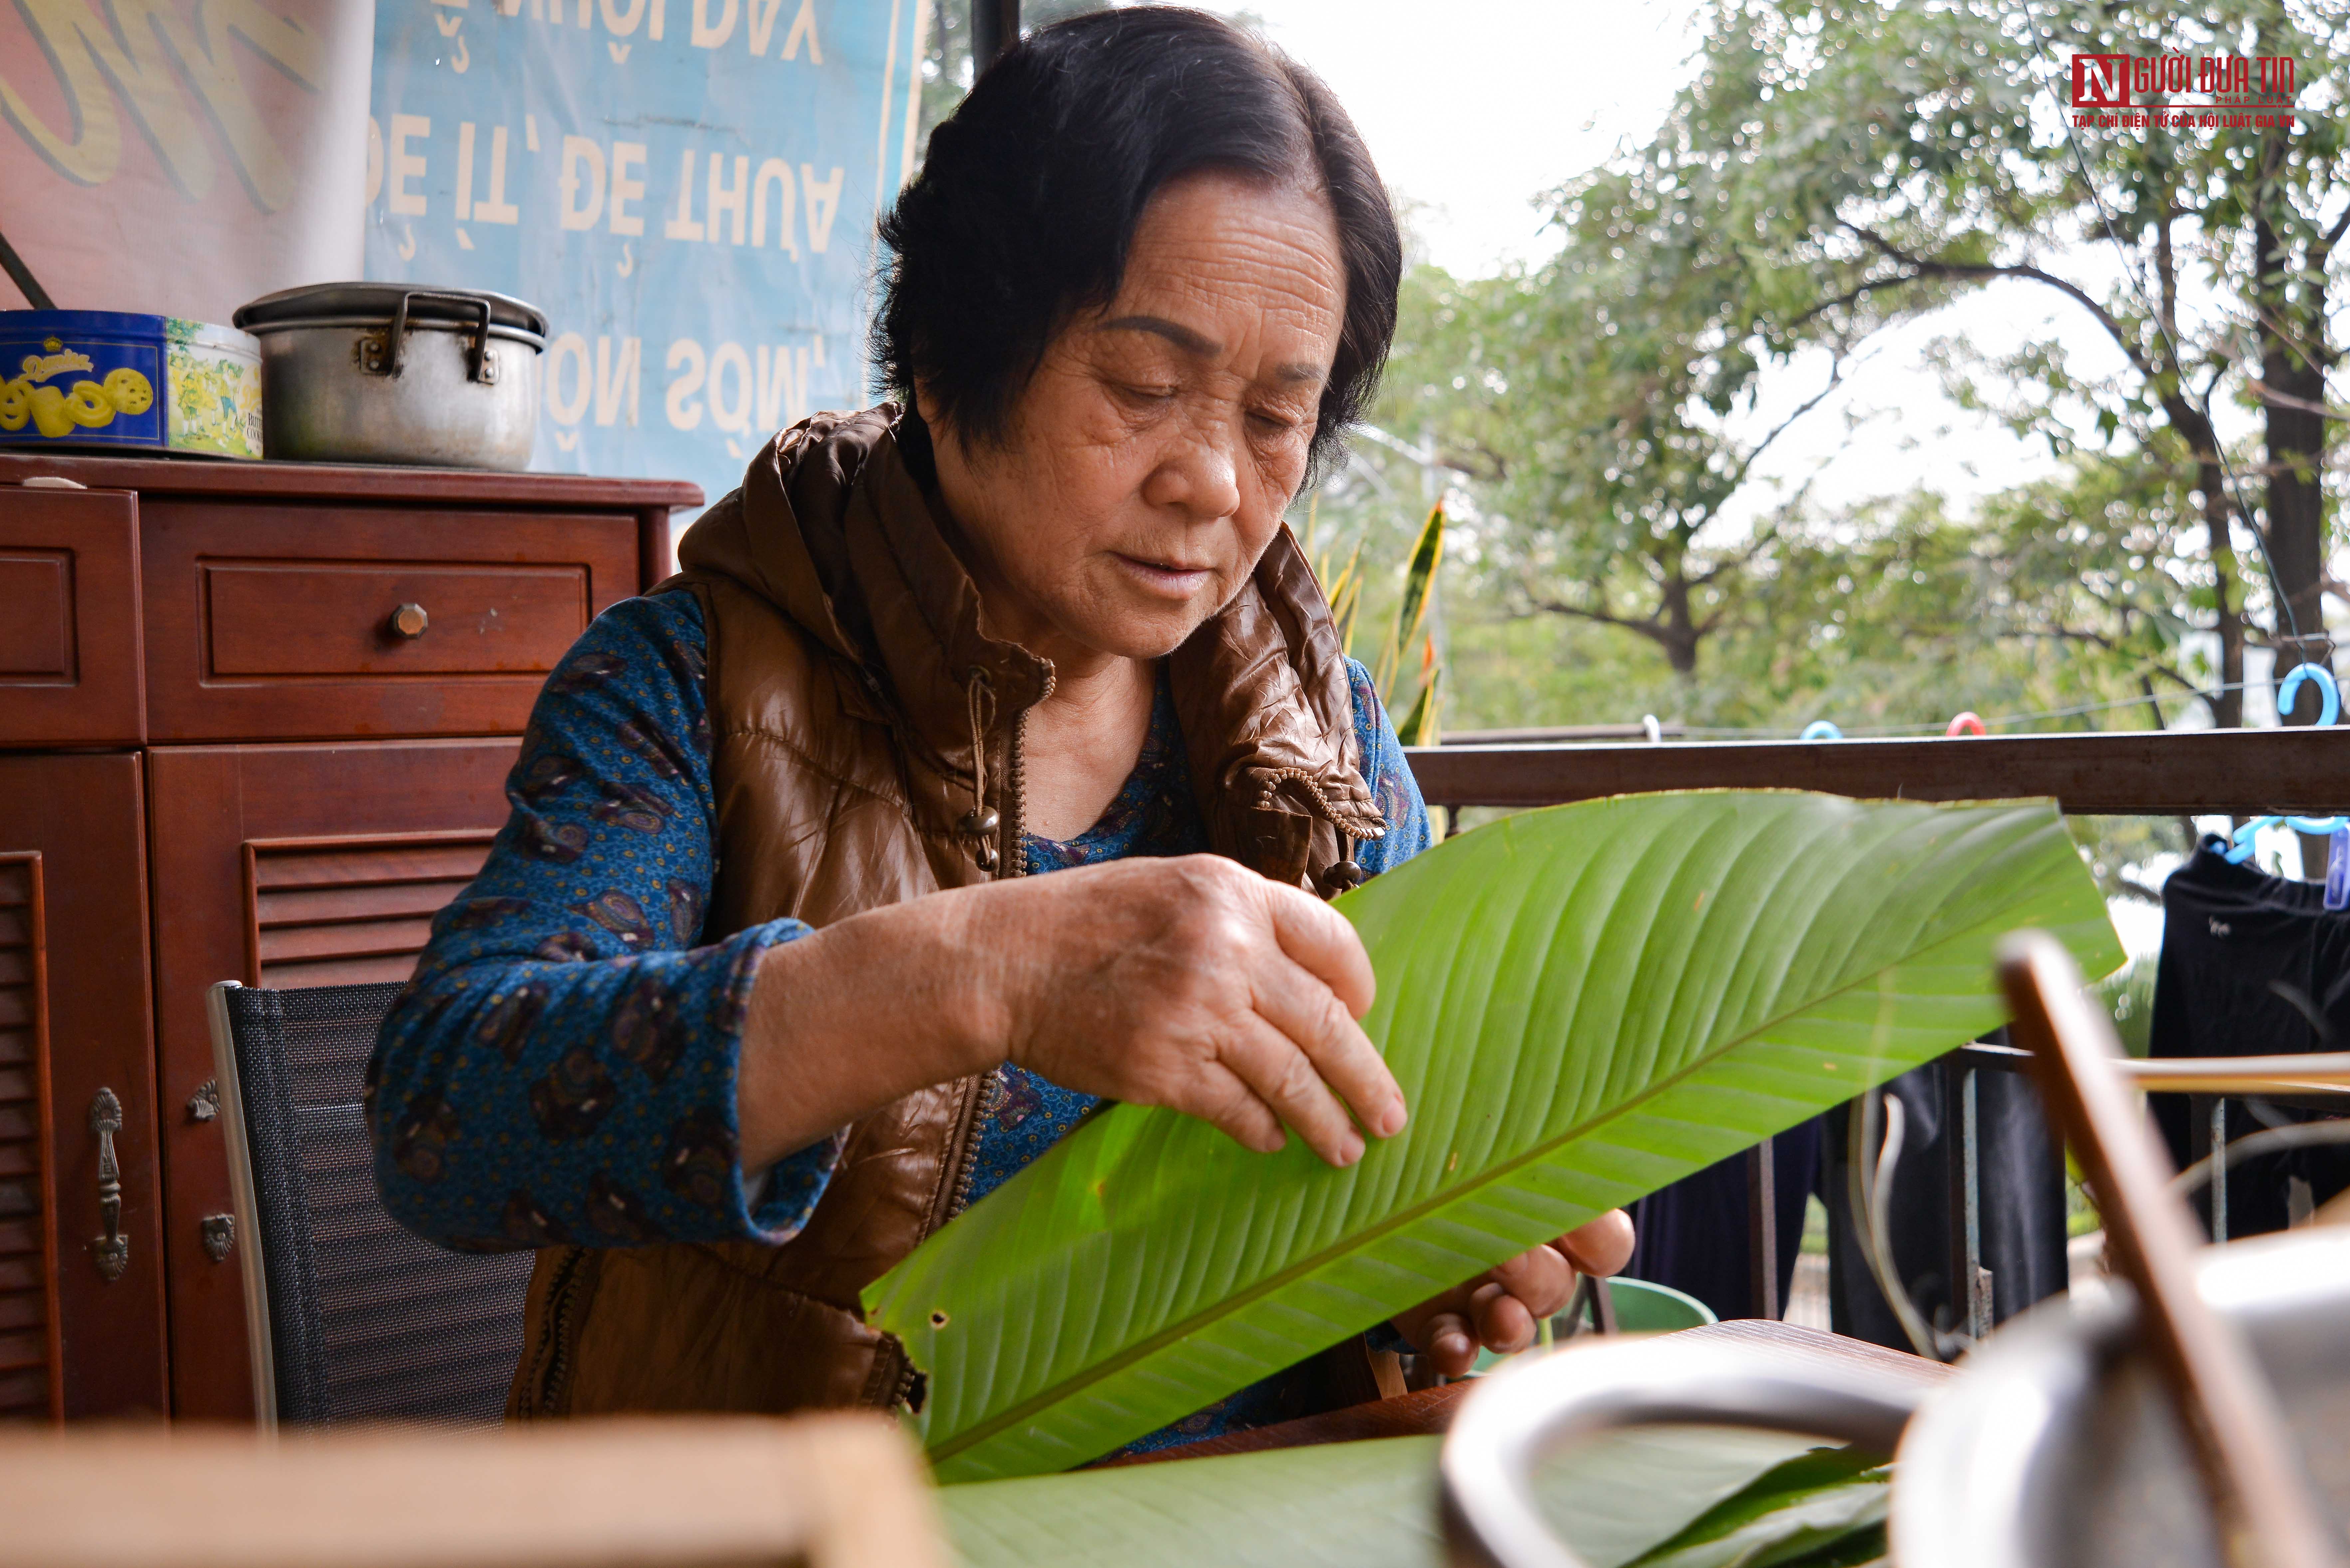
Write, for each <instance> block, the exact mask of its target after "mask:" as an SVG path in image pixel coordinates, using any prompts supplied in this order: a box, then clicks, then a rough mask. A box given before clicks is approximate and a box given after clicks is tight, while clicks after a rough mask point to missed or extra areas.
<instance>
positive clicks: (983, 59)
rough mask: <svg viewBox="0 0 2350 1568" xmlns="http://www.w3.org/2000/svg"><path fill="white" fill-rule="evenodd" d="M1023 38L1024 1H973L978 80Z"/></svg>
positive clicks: (973, 56)
mask: <svg viewBox="0 0 2350 1568" xmlns="http://www.w3.org/2000/svg"><path fill="white" fill-rule="evenodd" d="M1019 41H1020V0H971V71H972V80H973V81H977V80H978V79H979V78H981V77H983V76H985V75H986V74H987V67H990V66H992V65H993V64H994V63H995V58H996V57H997V56H998V55H1001V54H1002V53H1003V51H1004V50H1006V49H1008V48H1010V47H1012V46H1013V45H1014V44H1016V43H1018V42H1019Z"/></svg>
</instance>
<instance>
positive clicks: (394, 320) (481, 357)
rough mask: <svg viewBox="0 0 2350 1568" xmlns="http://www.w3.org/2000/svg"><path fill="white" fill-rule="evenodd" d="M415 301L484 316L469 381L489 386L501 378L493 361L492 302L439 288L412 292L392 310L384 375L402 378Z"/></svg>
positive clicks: (467, 373) (477, 331) (476, 334)
mask: <svg viewBox="0 0 2350 1568" xmlns="http://www.w3.org/2000/svg"><path fill="white" fill-rule="evenodd" d="M414 299H437V300H441V301H443V302H444V303H447V304H450V305H462V306H465V307H466V308H467V309H469V310H478V311H480V312H481V313H482V324H481V326H480V327H478V328H476V329H475V331H474V335H473V358H472V360H471V361H470V362H469V363H468V364H467V365H466V367H465V379H467V380H471V381H483V382H489V381H494V380H496V379H498V378H497V361H496V360H494V359H492V358H490V310H491V306H490V298H489V296H487V295H484V294H464V293H461V292H458V291H455V290H450V289H438V288H411V289H409V290H408V291H406V292H405V293H403V294H402V295H401V296H400V303H399V304H398V305H396V306H393V307H392V311H391V330H390V335H389V337H388V338H387V340H386V342H385V344H384V359H385V364H386V369H385V371H384V374H386V375H388V376H394V377H396V376H398V375H399V374H400V365H401V363H402V361H403V360H404V359H405V358H406V356H407V353H408V305H409V301H411V300H414Z"/></svg>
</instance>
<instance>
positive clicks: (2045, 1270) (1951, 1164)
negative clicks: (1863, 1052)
mask: <svg viewBox="0 0 2350 1568" xmlns="http://www.w3.org/2000/svg"><path fill="white" fill-rule="evenodd" d="M1994 1038H1995V1039H1996V1038H2002V1037H1994ZM1885 1092H1886V1094H1887V1096H1888V1097H1892V1098H1898V1100H1900V1102H1901V1108H1902V1111H1903V1112H1904V1116H1903V1118H1902V1137H1901V1158H1900V1161H1899V1163H1898V1164H1897V1165H1896V1166H1894V1168H1893V1180H1892V1191H1891V1194H1890V1196H1891V1199H1892V1201H1891V1202H1890V1204H1889V1205H1888V1206H1887V1207H1888V1210H1889V1212H1887V1215H1886V1229H1887V1232H1888V1238H1889V1240H1890V1241H1891V1242H1892V1251H1893V1270H1894V1272H1895V1274H1896V1275H1897V1276H1898V1278H1899V1279H1900V1281H1901V1283H1902V1286H1903V1288H1904V1289H1906V1290H1907V1291H1908V1293H1909V1299H1910V1301H1911V1302H1912V1303H1915V1305H1916V1306H1917V1308H1918V1314H1920V1315H1921V1316H1923V1317H1924V1318H1925V1319H1926V1321H1927V1322H1928V1323H1929V1324H1932V1325H1933V1326H1935V1327H1936V1328H1939V1329H1943V1330H1946V1331H1947V1330H1951V1329H1958V1328H1962V1327H1964V1326H1965V1323H1966V1301H1967V1298H1966V1294H1965V1292H1964V1289H1963V1286H1962V1283H1960V1282H1955V1281H1954V1278H1953V1276H1954V1274H1955V1273H1956V1272H1957V1265H1958V1260H1959V1257H1960V1251H1961V1247H1962V1245H1963V1238H1964V1235H1965V1231H1964V1216H1965V1208H1964V1199H1963V1196H1962V1184H1961V1183H1960V1181H1959V1171H1960V1158H1959V1154H1960V1151H1959V1149H1957V1148H1954V1147H1952V1146H1953V1145H1954V1144H1956V1143H1958V1142H1959V1141H1960V1095H1961V1093H1962V1092H1963V1091H1962V1089H1961V1078H1960V1074H1959V1073H1958V1072H1957V1071H1955V1070H1953V1069H1952V1068H1951V1067H1950V1065H1948V1064H1945V1063H1939V1062H1929V1063H1928V1064H1926V1065H1925V1066H1923V1067H1918V1068H1913V1069H1912V1070H1910V1071H1909V1072H1907V1073H1904V1074H1902V1075H1900V1076H1899V1077H1898V1078H1896V1079H1894V1080H1893V1081H1892V1082H1891V1083H1889V1084H1887V1085H1885ZM1852 1114H1853V1107H1852V1106H1850V1105H1849V1104H1846V1105H1842V1106H1837V1107H1836V1108H1835V1110H1833V1111H1830V1112H1829V1113H1828V1114H1827V1116H1826V1117H1825V1122H1826V1137H1825V1140H1824V1147H1822V1149H1821V1159H1820V1167H1821V1168H1820V1196H1821V1198H1822V1199H1823V1200H1824V1201H1825V1203H1826V1205H1827V1210H1828V1307H1829V1314H1830V1321H1831V1322H1832V1323H1833V1324H1834V1325H1835V1331H1836V1332H1837V1333H1838V1334H1849V1335H1851V1336H1852V1337H1854V1338H1856V1339H1866V1340H1869V1341H1871V1342H1873V1343H1875V1344H1877V1345H1888V1346H1890V1347H1892V1348H1894V1349H1896V1350H1908V1349H1911V1348H1913V1347H1912V1346H1911V1345H1910V1343H1909V1337H1908V1334H1904V1333H1903V1332H1902V1330H1901V1321H1900V1319H1899V1318H1898V1317H1896V1316H1895V1315H1894V1313H1893V1308H1892V1307H1891V1306H1890V1305H1889V1304H1887V1302H1886V1300H1885V1295H1884V1293H1883V1292H1881V1291H1880V1290H1878V1289H1877V1276H1876V1275H1875V1274H1874V1273H1873V1272H1870V1270H1869V1267H1868V1261H1867V1257H1866V1254H1865V1253H1864V1252H1863V1251H1861V1246H1860V1229H1859V1228H1860V1220H1859V1216H1858V1215H1856V1213H1855V1212H1854V1210H1853V1207H1852V1202H1851V1199H1850V1193H1851V1170H1852V1166H1851V1160H1850V1158H1849V1157H1850V1147H1851V1146H1850V1143H1849V1139H1850V1137H1851V1126H1852ZM1975 1181H1976V1190H1977V1197H1976V1236H1977V1238H1978V1241H1979V1251H1978V1253H1977V1260H1978V1264H1979V1266H1980V1267H1981V1268H1985V1269H1988V1270H1990V1271H1991V1322H1992V1323H1993V1324H2002V1323H2005V1322H2006V1321H2007V1320H2008V1319H2009V1318H2011V1317H2013V1316H2014V1315H2015V1314H2017V1313H2020V1312H2022V1311H2023V1310H2024V1309H2025V1308H2026V1307H2029V1306H2032V1305H2033V1304H2034V1303H2038V1302H2042V1301H2044V1300H2046V1299H2047V1298H2048V1297H2050V1296H2053V1295H2056V1294H2058V1293H2061V1292H2063V1291H2064V1288H2065V1286H2066V1284H2067V1280H2066V1268H2067V1264H2066V1259H2065V1255H2064V1156H2063V1155H2062V1154H2060V1153H2059V1152H2058V1151H2057V1147H2056V1143H2055V1139H2054V1137H2051V1136H2050V1134H2049V1130H2048V1117H2047V1114H2046V1112H2045V1111H2044V1110H2043V1108H2042V1106H2041V1103H2040V1095H2039V1092H2038V1091H2037V1090H2036V1089H2034V1088H2033V1085H2032V1081H2031V1079H2029V1078H2028V1077H2026V1076H2024V1075H2022V1074H2021V1073H2008V1072H2000V1071H1996V1070H1994V1069H1990V1068H1984V1069H1981V1070H1980V1071H1978V1072H1977V1073H1976V1074H1975ZM1954 1284H1960V1288H1956V1289H1954V1288H1953V1286H1954Z"/></svg>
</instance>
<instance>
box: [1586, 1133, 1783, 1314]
mask: <svg viewBox="0 0 2350 1568" xmlns="http://www.w3.org/2000/svg"><path fill="white" fill-rule="evenodd" d="M1771 1154H1772V1159H1771V1189H1772V1193H1773V1196H1774V1197H1775V1198H1776V1199H1778V1201H1777V1203H1776V1205H1775V1209H1776V1217H1777V1220H1778V1230H1779V1236H1778V1241H1779V1256H1778V1260H1777V1261H1778V1264H1779V1302H1780V1312H1781V1314H1782V1315H1783V1314H1785V1311H1786V1301H1787V1292H1788V1289H1789V1287H1790V1286H1791V1285H1793V1283H1794V1278H1795V1257H1796V1254H1797V1253H1798V1252H1800V1251H1802V1250H1803V1243H1804V1199H1807V1198H1809V1197H1810V1196H1811V1195H1812V1190H1813V1189H1814V1187H1815V1186H1817V1185H1818V1181H1819V1164H1820V1120H1819V1118H1818V1117H1816V1116H1814V1118H1813V1119H1812V1120H1810V1121H1807V1122H1804V1124H1802V1125H1801V1126H1799V1127H1790V1128H1789V1129H1788V1130H1786V1131H1785V1132H1783V1133H1781V1134H1780V1135H1779V1136H1778V1137H1775V1138H1773V1139H1772V1140H1771ZM1631 1214H1632V1229H1633V1234H1634V1238H1635V1241H1634V1246H1633V1250H1632V1261H1631V1262H1628V1263H1627V1264H1625V1265H1624V1272H1625V1273H1627V1274H1628V1275H1630V1276H1631V1277H1632V1278H1634V1279H1636V1280H1647V1281H1648V1282H1651V1283H1653V1284H1659V1285H1670V1286H1671V1287H1672V1288H1673V1289H1675V1290H1677V1291H1684V1292H1687V1293H1689V1294H1690V1295H1693V1296H1695V1297H1696V1298H1697V1299H1698V1300H1700V1301H1701V1302H1703V1303H1705V1304H1706V1305H1707V1306H1709V1307H1711V1308H1712V1309H1713V1314H1714V1315H1715V1316H1716V1317H1725V1318H1728V1317H1752V1316H1753V1315H1754V1275H1753V1271H1752V1258H1751V1255H1750V1254H1751V1253H1752V1244H1751V1242H1750V1241H1749V1216H1748V1212H1747V1193H1746V1156H1744V1155H1742V1154H1733V1155H1731V1157H1730V1158H1728V1159H1725V1160H1721V1161H1720V1162H1719V1163H1717V1164H1713V1165H1709V1166H1707V1167H1706V1168H1704V1169H1703V1170H1700V1171H1699V1172H1697V1173H1696V1174H1695V1175H1693V1176H1685V1177H1683V1178H1682V1179H1680V1180H1679V1181H1676V1182H1674V1183H1673V1184H1672V1185H1671V1186H1669V1187H1666V1188H1660V1189H1658V1190H1657V1191H1655V1192H1651V1193H1650V1194H1648V1196H1647V1197H1646V1198H1643V1199H1640V1200H1639V1201H1638V1202H1636V1203H1634V1204H1633V1205H1632V1209H1631Z"/></svg>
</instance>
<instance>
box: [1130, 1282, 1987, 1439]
mask: <svg viewBox="0 0 2350 1568" xmlns="http://www.w3.org/2000/svg"><path fill="white" fill-rule="evenodd" d="M1676 1337H1681V1338H1689V1339H1705V1340H1716V1341H1719V1340H1731V1341H1734V1342H1736V1343H1738V1344H1740V1345H1747V1346H1750V1347H1752V1348H1753V1349H1755V1350H1757V1351H1759V1352H1761V1353H1763V1354H1764V1355H1771V1354H1773V1353H1775V1354H1779V1355H1788V1356H1791V1357H1798V1358H1804V1359H1816V1358H1817V1357H1819V1356H1821V1355H1831V1356H1835V1357H1837V1358H1840V1359H1843V1360H1848V1361H1852V1362H1855V1363H1857V1364H1859V1365H1863V1366H1869V1367H1872V1368H1875V1369H1877V1370H1880V1371H1884V1372H1889V1373H1891V1374H1893V1375H1894V1376H1898V1377H1902V1378H1906V1379H1909V1380H1911V1381H1915V1382H1918V1383H1924V1384H1940V1383H1944V1382H1947V1381H1948V1380H1949V1379H1950V1378H1951V1377H1953V1376H1956V1375H1957V1372H1958V1368H1956V1367H1954V1366H1941V1365H1939V1363H1936V1362H1931V1361H1928V1360H1925V1359H1923V1358H1922V1357H1919V1356H1915V1355H1906V1354H1904V1353H1903V1352H1901V1351H1898V1350H1887V1349H1886V1348H1885V1347H1884V1346H1883V1345H1871V1344H1870V1343H1868V1342H1867V1341H1866V1340H1865V1339H1848V1338H1846V1336H1844V1335H1843V1334H1827V1333H1824V1332H1822V1331H1821V1330H1819V1329H1816V1328H1804V1327H1802V1326H1800V1325H1798V1324H1792V1323H1774V1322H1773V1321H1771V1320H1769V1319H1767V1318H1744V1317H1742V1318H1732V1319H1731V1320H1730V1321H1729V1322H1727V1323H1716V1324H1707V1325H1706V1326H1705V1327H1703V1328H1687V1329H1682V1330H1680V1331H1679V1334H1678V1335H1677V1336H1676ZM1476 1387H1477V1383H1476V1380H1475V1379H1474V1378H1468V1379H1463V1380H1462V1381H1460V1382H1457V1383H1447V1384H1444V1385H1443V1386H1440V1387H1436V1388H1422V1389H1419V1391H1417V1392H1415V1393H1410V1394H1402V1395H1398V1396H1397V1397H1394V1398H1391V1399H1378V1400H1373V1401H1372V1402H1370V1403H1369V1404H1367V1405H1356V1406H1352V1407H1348V1408H1347V1409H1344V1410H1333V1411H1331V1412H1329V1413H1328V1414H1326V1415H1321V1416H1307V1417H1303V1418H1302V1419H1299V1420H1295V1421H1284V1422H1282V1423H1280V1424H1279V1425H1277V1426H1272V1427H1259V1428H1255V1429H1254V1430H1253V1431H1247V1432H1234V1433H1232V1434H1231V1435H1230V1436H1228V1437H1222V1438H1202V1439H1201V1440H1200V1441H1199V1442H1196V1443H1186V1444H1184V1445H1183V1446H1182V1447H1181V1448H1177V1449H1159V1450H1158V1451H1157V1452H1155V1453H1148V1454H1129V1455H1128V1456H1126V1457H1124V1458H1121V1459H1106V1460H1104V1461H1102V1463H1101V1465H1100V1466H1099V1467H1098V1468H1100V1469H1110V1468H1112V1467H1115V1466H1121V1465H1148V1464H1157V1463H1160V1462H1163V1461H1165V1460H1168V1459H1210V1458H1212V1457H1213V1456H1215V1455H1218V1454H1253V1453H1262V1452H1263V1451H1265V1450H1266V1449H1298V1448H1305V1447H1307V1446H1308V1445H1311V1444H1315V1443H1358V1442H1363V1441H1366V1440H1368V1439H1370V1438H1418V1437H1426V1436H1429V1435H1430V1434H1431V1433H1438V1432H1442V1431H1445V1430H1447V1429H1448V1428H1451V1425H1452V1416H1453V1412H1454V1411H1455V1410H1456V1409H1457V1408H1459V1407H1460V1404H1461V1400H1463V1399H1466V1398H1467V1397H1469V1396H1470V1395H1471V1393H1472V1392H1474V1391H1475V1389H1476Z"/></svg>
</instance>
